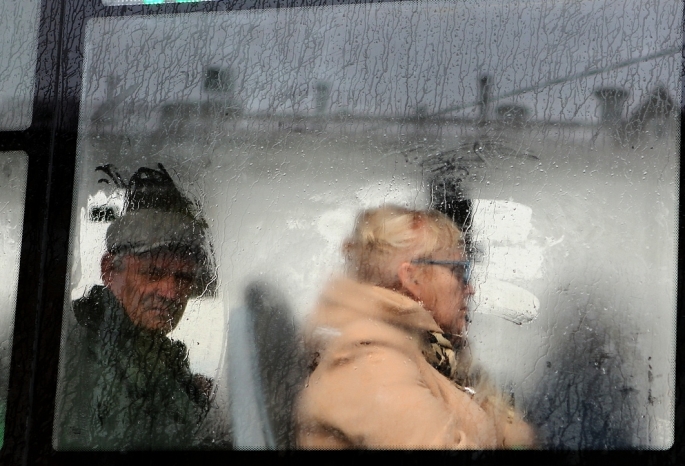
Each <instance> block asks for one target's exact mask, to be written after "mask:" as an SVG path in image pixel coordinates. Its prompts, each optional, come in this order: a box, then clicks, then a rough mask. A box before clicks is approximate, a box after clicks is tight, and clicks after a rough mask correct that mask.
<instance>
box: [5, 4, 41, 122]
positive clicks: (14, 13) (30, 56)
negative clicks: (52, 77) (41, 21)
mask: <svg viewBox="0 0 685 466" xmlns="http://www.w3.org/2000/svg"><path fill="white" fill-rule="evenodd" d="M39 6H40V2H39V1H38V0H27V1H21V2H16V1H13V0H4V1H2V2H0V7H1V8H2V17H1V18H0V28H1V30H2V33H0V63H1V65H0V129H2V130H21V129H26V128H28V127H29V125H30V124H31V115H32V111H33V88H34V76H35V68H36V45H37V33H38V7H39Z"/></svg>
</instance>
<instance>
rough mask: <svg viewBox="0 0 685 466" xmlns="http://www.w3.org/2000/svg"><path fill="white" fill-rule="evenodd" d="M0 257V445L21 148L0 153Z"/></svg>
mask: <svg viewBox="0 0 685 466" xmlns="http://www.w3.org/2000/svg"><path fill="white" fill-rule="evenodd" d="M0 167H1V168H2V172H0V199H2V203H1V204H0V220H1V222H0V260H1V261H2V262H1V263H2V270H3V279H2V281H0V283H2V285H1V286H2V292H1V293H0V296H2V307H0V309H2V314H0V319H2V326H0V446H1V445H2V442H3V441H4V437H5V434H4V432H5V412H6V411H5V408H6V403H7V388H8V383H9V372H10V357H11V354H12V335H13V329H14V310H15V308H16V301H17V283H18V279H19V254H20V252H21V233H22V224H23V219H24V200H25V197H26V176H27V170H28V157H27V156H26V154H25V153H24V152H2V153H0Z"/></svg>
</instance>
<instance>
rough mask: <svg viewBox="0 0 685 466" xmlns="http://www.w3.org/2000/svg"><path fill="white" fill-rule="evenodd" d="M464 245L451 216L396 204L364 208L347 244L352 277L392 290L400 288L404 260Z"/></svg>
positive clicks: (345, 248)
mask: <svg viewBox="0 0 685 466" xmlns="http://www.w3.org/2000/svg"><path fill="white" fill-rule="evenodd" d="M460 248H461V249H463V248H464V240H463V237H462V233H461V231H460V230H459V228H458V227H457V225H456V224H455V223H454V222H452V220H450V219H449V217H447V216H445V215H444V214H442V213H440V212H438V211H436V210H412V209H407V208H404V207H400V206H396V205H386V206H383V207H377V208H373V209H367V210H364V211H362V212H361V213H360V214H359V215H358V216H357V220H356V223H355V227H354V231H353V232H352V235H351V236H350V237H349V238H347V239H346V240H345V242H344V243H343V253H344V255H345V265H346V271H347V274H348V275H349V276H351V277H352V278H354V279H356V280H359V281H361V282H366V283H372V284H374V285H378V286H382V287H385V288H390V289H398V288H399V278H398V276H397V270H398V267H399V265H400V264H401V263H402V262H405V261H410V260H412V259H418V258H428V257H430V256H431V254H433V253H435V252H437V251H441V250H444V251H454V250H456V249H460Z"/></svg>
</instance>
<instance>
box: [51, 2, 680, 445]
mask: <svg viewBox="0 0 685 466" xmlns="http://www.w3.org/2000/svg"><path fill="white" fill-rule="evenodd" d="M681 20H682V17H681V8H680V7H679V5H677V4H676V3H675V2H670V1H661V0H652V1H648V2H644V1H637V0H636V1H625V0H621V1H612V0H605V1H601V2H597V1H580V2H561V1H559V2H544V3H543V2H537V1H535V2H533V1H515V2H511V1H507V2H457V3H452V2H449V3H447V2H421V3H413V2H402V3H393V4H382V5H349V6H336V7H317V8H306V9H300V8H294V9H278V10H265V11H249V12H247V11H246V12H230V13H215V14H205V13H202V14H188V15H179V16H156V17H136V18H106V19H93V20H90V21H89V23H88V27H87V39H86V55H85V62H84V66H85V69H84V85H83V89H84V91H83V99H82V100H83V102H82V111H81V121H80V133H79V137H80V145H79V152H78V160H79V164H78V172H77V176H76V195H75V204H74V205H75V207H74V212H73V225H74V229H73V232H72V257H71V273H70V277H69V285H68V290H69V293H68V300H67V301H68V302H67V303H65V326H64V339H63V341H65V342H66V341H68V340H67V336H68V334H69V332H71V331H72V330H74V329H78V328H79V325H80V324H79V323H77V322H76V319H75V318H74V315H73V312H72V307H73V302H75V301H77V300H79V299H81V298H83V297H84V296H86V295H87V294H88V292H89V290H91V289H93V287H95V286H100V287H103V286H104V285H106V283H103V281H102V275H103V265H102V264H103V261H102V258H103V256H104V255H105V254H106V250H107V247H108V246H107V240H106V235H107V230H108V228H110V226H109V225H111V224H112V222H113V221H114V219H116V218H118V217H121V216H122V215H124V211H125V210H126V207H125V206H126V205H128V204H127V202H128V201H127V198H126V196H127V195H129V194H127V193H128V192H130V188H131V183H132V180H133V179H134V176H135V174H136V173H138V170H139V169H140V168H141V167H147V168H150V169H153V170H160V168H159V165H158V164H160V163H161V164H162V165H163V167H164V170H166V171H167V172H168V174H169V176H170V178H171V179H172V180H173V181H174V183H175V184H176V186H178V188H179V190H180V191H181V192H182V193H184V195H187V196H188V198H190V199H193V200H194V205H196V206H197V208H198V209H199V210H198V211H196V213H197V212H201V216H202V217H203V218H204V219H206V221H207V230H206V231H207V233H208V235H207V236H208V237H211V240H212V244H213V249H212V253H211V254H212V255H213V258H214V260H215V267H214V269H213V271H214V272H215V275H214V277H215V284H216V291H215V292H214V293H206V294H204V295H203V294H200V295H199V296H198V297H197V298H192V299H190V300H189V301H188V304H187V309H186V312H185V314H184V316H183V319H182V320H181V322H180V323H179V325H178V327H177V328H176V329H175V330H173V332H171V333H169V334H168V337H169V338H171V339H172V340H174V341H180V342H183V344H184V345H185V347H186V348H187V349H188V351H189V367H190V371H191V372H192V373H193V374H202V375H203V376H205V377H206V378H207V379H212V380H213V382H212V385H211V386H212V387H213V390H214V391H213V394H212V402H211V403H212V404H211V408H210V409H209V414H208V415H207V419H209V420H208V421H204V423H205V427H204V430H203V431H202V432H203V434H202V437H201V438H200V436H199V434H198V435H197V436H195V437H193V438H190V437H184V439H185V440H183V441H181V442H180V443H178V442H177V443H175V445H176V447H179V448H180V447H181V446H187V445H196V446H199V447H200V448H205V447H206V448H224V447H226V445H232V446H234V447H238V448H254V447H267V448H291V447H294V446H295V445H294V438H293V432H292V427H291V424H290V419H289V417H290V414H291V413H290V410H291V409H292V400H293V399H294V398H295V396H296V393H297V390H298V383H300V381H301V380H302V379H301V371H302V370H303V369H302V367H301V366H302V361H301V360H300V359H298V357H299V353H298V349H297V344H296V342H297V335H298V332H299V331H300V330H301V325H302V323H303V321H304V320H305V319H306V317H307V315H308V313H309V311H310V310H311V309H312V307H313V306H314V304H315V302H316V299H317V297H318V295H319V294H320V293H321V290H322V288H323V287H324V285H325V283H326V282H327V281H328V280H329V279H330V278H331V277H332V276H334V275H335V274H336V273H340V272H341V271H342V256H341V251H340V248H341V242H342V240H343V238H344V237H345V236H346V235H348V234H349V233H350V231H351V228H352V226H353V223H354V219H355V216H356V215H357V214H358V213H359V211H360V210H361V209H364V208H367V207H373V206H379V205H383V204H399V205H402V206H407V207H411V208H427V207H432V208H437V209H439V210H442V211H443V212H445V213H447V214H449V215H450V216H452V217H453V218H454V219H455V221H457V223H459V224H460V226H461V227H462V228H464V229H465V231H467V232H468V233H469V242H468V243H469V244H468V246H469V251H470V253H471V256H472V258H473V260H474V261H475V268H474V273H473V278H472V284H473V286H474V288H475V291H476V294H475V296H474V298H473V300H472V303H471V323H470V327H469V338H470V340H471V345H472V348H473V352H474V355H475V357H476V358H477V359H478V360H479V361H480V362H481V363H482V364H483V365H484V367H485V368H486V369H487V370H488V372H489V373H490V374H491V376H492V378H493V380H494V381H495V383H496V384H497V385H498V387H499V388H500V390H502V391H503V392H505V393H507V394H508V396H509V397H510V398H511V400H512V402H513V403H514V405H515V406H516V409H517V410H519V411H520V412H521V413H523V414H524V415H525V418H526V420H527V422H528V423H530V424H531V425H532V426H534V428H535V429H536V430H537V432H538V436H539V442H540V445H541V446H542V447H543V448H571V449H576V448H581V449H583V448H589V449H598V448H599V449H604V448H609V449H612V448H650V449H665V448H669V447H670V445H671V444H672V442H673V426H674V422H673V413H674V378H675V370H674V361H675V356H674V355H675V303H676V288H675V284H676V265H677V262H676V260H677V259H676V256H677V255H676V251H677V241H676V218H677V211H678V201H677V199H678V195H677V192H678V191H677V186H678V178H677V173H678V168H679V159H678V144H679V137H680V134H679V124H678V108H677V102H679V101H680V100H679V99H680V81H679V74H680V72H679V70H680V61H679V54H680V47H681V34H680V32H679V31H680V24H681ZM98 167H101V168H100V170H99V171H96V169H97V168H98ZM107 172H108V173H107ZM105 175H106V176H105ZM101 179H105V180H106V182H99V180H101ZM117 180H118V181H117ZM133 184H134V185H135V183H133ZM141 186H142V184H141ZM127 190H128V191H127ZM198 215H200V214H198ZM104 287H105V288H106V287H107V286H104ZM72 301H73V302H72ZM71 350H73V348H70V347H69V345H68V344H66V343H65V344H64V345H63V348H62V351H63V357H62V367H61V369H60V370H61V375H60V380H61V382H60V383H61V384H64V383H66V382H64V374H65V373H66V372H65V371H67V369H68V367H67V366H68V364H69V363H68V361H69V360H70V359H69V358H68V357H65V356H64V355H65V354H67V353H68V352H69V351H71ZM65 361H66V362H65ZM60 387H64V385H60ZM60 390H61V389H60ZM60 393H61V392H59V390H58V398H59V396H60ZM99 400H100V401H103V400H105V401H107V400H108V398H107V397H106V396H104V395H100V398H99ZM60 416H62V417H60ZM65 417H66V418H68V417H69V412H68V411H63V412H60V408H59V400H58V412H57V418H56V419H57V421H58V425H59V422H60V419H62V420H63V419H65ZM64 422H66V424H65V425H71V426H72V427H65V428H69V429H72V430H71V431H70V433H69V435H70V436H71V437H70V439H71V440H68V441H65V442H66V443H62V442H61V440H60V438H61V437H60V435H61V434H60V432H63V431H60V430H59V429H60V428H59V427H58V428H57V429H56V431H55V446H56V447H57V448H58V449H72V448H77V449H84V448H86V449H88V448H97V449H130V448H131V445H130V444H126V443H125V442H124V443H116V442H113V443H109V444H108V443H107V442H106V441H103V440H102V438H100V439H99V440H97V439H96V440H94V439H93V438H91V437H88V434H87V432H86V433H83V432H82V431H80V430H79V429H78V428H76V427H74V425H75V423H74V422H71V424H70V423H69V422H70V421H68V419H67V421H64ZM93 422H95V421H93ZM116 422H124V421H116ZM80 425H81V427H83V428H84V429H85V430H86V431H87V429H88V425H87V424H80ZM227 426H228V427H227ZM101 427H102V426H101ZM121 427H122V426H121V425H120V424H117V425H114V426H110V428H112V429H115V430H116V429H121ZM104 428H105V429H106V427H104ZM150 438H151V437H150ZM184 441H185V442H187V443H185V444H184V443H183V442H184ZM70 442H71V443H70ZM150 442H151V443H148V444H145V445H140V444H139V445H135V446H134V447H133V448H146V446H147V447H149V448H174V447H171V446H169V443H165V442H163V441H161V442H160V443H154V441H153V440H150Z"/></svg>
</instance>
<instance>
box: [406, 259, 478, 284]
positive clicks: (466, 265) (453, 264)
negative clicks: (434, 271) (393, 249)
mask: <svg viewBox="0 0 685 466" xmlns="http://www.w3.org/2000/svg"><path fill="white" fill-rule="evenodd" d="M411 263H412V264H429V265H441V266H443V267H447V268H448V269H450V272H452V275H454V277H455V278H456V279H457V280H461V282H462V283H463V284H464V286H466V285H468V284H469V279H470V278H471V262H470V261H439V260H434V259H414V260H413V261H411Z"/></svg>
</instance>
